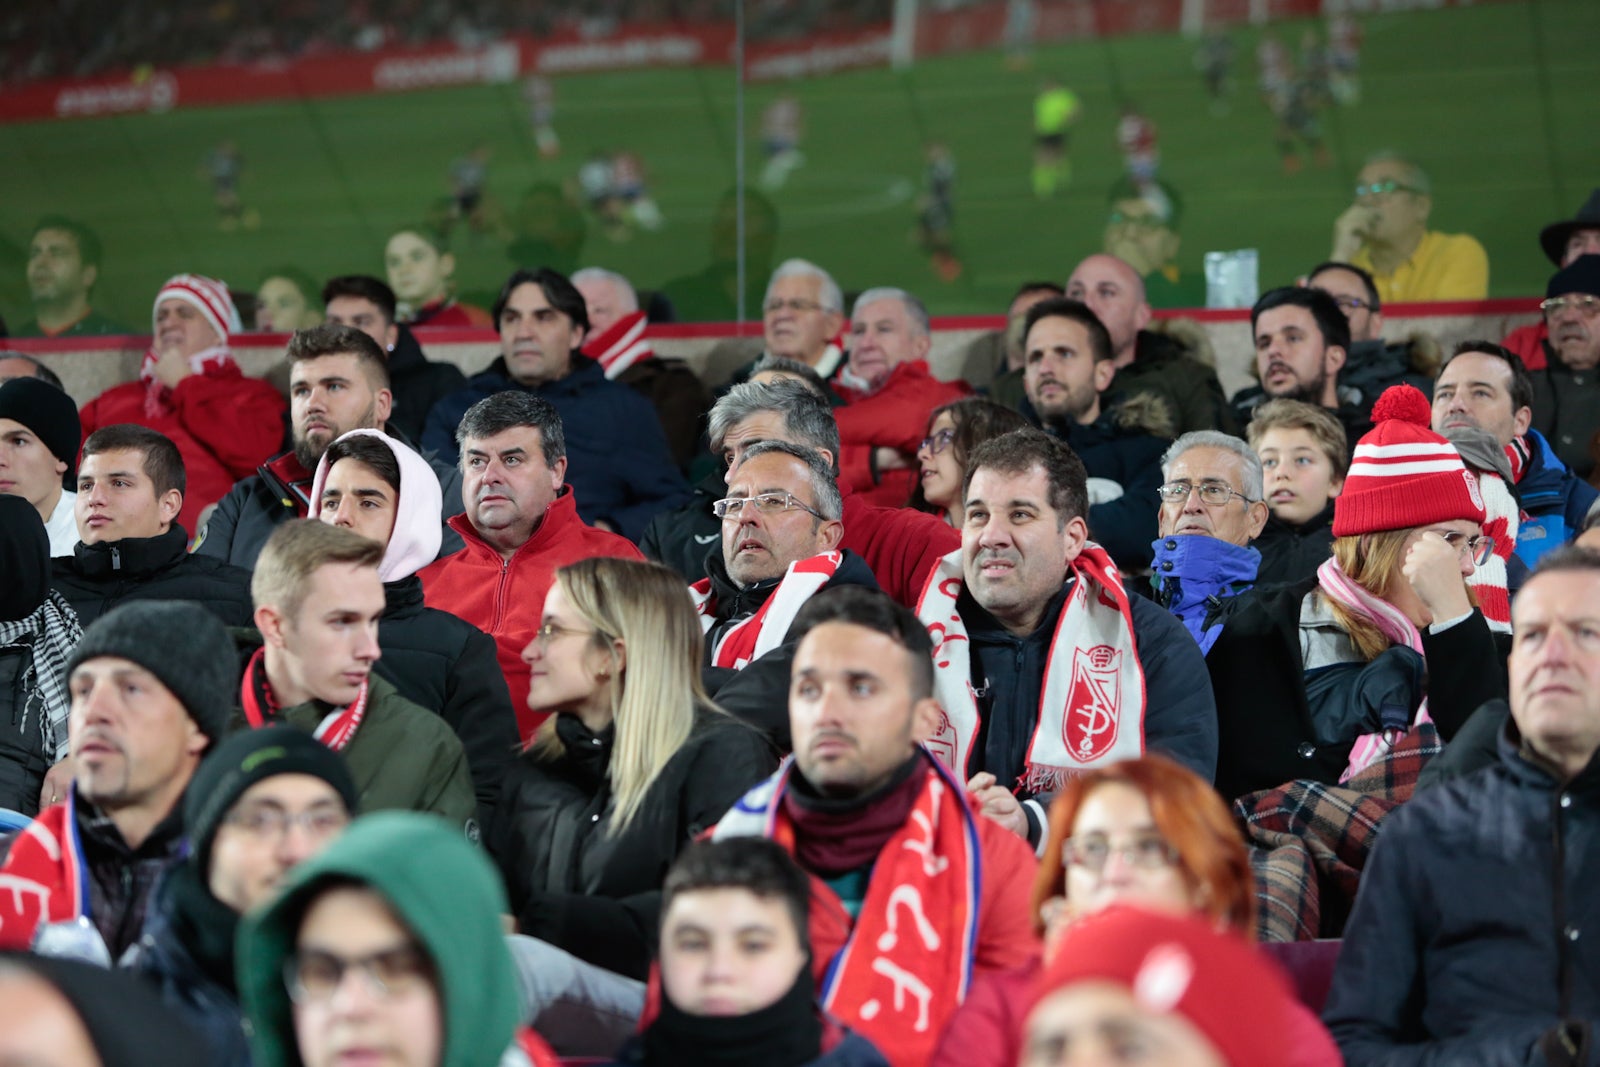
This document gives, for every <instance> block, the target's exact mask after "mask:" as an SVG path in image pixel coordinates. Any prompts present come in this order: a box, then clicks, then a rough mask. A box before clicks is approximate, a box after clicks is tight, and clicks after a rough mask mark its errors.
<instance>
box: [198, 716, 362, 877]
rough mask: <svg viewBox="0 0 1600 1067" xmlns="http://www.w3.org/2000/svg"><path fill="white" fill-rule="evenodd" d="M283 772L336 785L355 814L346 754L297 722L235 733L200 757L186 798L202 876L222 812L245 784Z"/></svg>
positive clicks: (353, 785) (353, 787)
mask: <svg viewBox="0 0 1600 1067" xmlns="http://www.w3.org/2000/svg"><path fill="white" fill-rule="evenodd" d="M280 774H309V775H311V777H313V778H321V779H322V780H323V781H324V782H327V783H328V784H329V785H331V786H332V787H333V791H334V792H335V793H338V794H339V799H340V800H343V801H344V806H345V810H346V811H348V812H349V813H350V815H351V817H354V816H355V814H356V812H357V808H358V806H359V805H360V803H361V794H360V793H359V792H358V791H357V790H356V783H355V779H353V778H351V777H350V768H349V767H347V766H345V762H344V757H343V756H341V755H339V753H337V752H335V751H334V750H333V749H331V748H329V747H328V746H327V745H325V744H323V743H322V742H321V741H318V740H317V739H316V738H314V737H312V736H311V735H310V734H308V733H305V732H303V731H301V730H297V729H295V728H294V727H293V726H284V725H276V726H263V727H261V728H260V729H258V730H245V731H244V732H242V733H237V734H234V735H233V736H232V737H230V738H228V739H227V740H226V741H224V742H222V744H221V745H219V746H217V750H216V751H215V752H211V753H208V754H207V755H206V757H205V759H203V760H201V761H200V769H199V770H197V771H195V772H194V779H193V780H192V781H190V783H189V790H188V792H187V793H186V794H185V795H184V799H183V825H184V829H185V830H186V831H187V833H188V835H189V846H190V848H191V850H192V855H193V857H194V861H195V864H196V865H197V867H198V869H199V871H200V874H201V877H205V876H206V875H208V874H209V873H210V867H211V842H212V841H213V840H214V839H215V838H216V836H217V828H218V827H219V826H221V825H222V817H223V816H224V815H226V814H228V809H230V808H232V807H233V805H234V804H235V803H236V802H237V801H238V799H239V797H241V796H242V795H244V792H245V790H247V789H249V788H250V787H251V786H253V785H255V784H256V783H257V782H259V781H262V780H263V779H266V778H274V777H276V776H278V775H280Z"/></svg>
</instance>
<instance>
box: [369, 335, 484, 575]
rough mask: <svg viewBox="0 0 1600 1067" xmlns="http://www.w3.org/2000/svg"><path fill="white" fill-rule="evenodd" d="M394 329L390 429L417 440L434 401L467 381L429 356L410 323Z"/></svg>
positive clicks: (453, 367) (452, 366)
mask: <svg viewBox="0 0 1600 1067" xmlns="http://www.w3.org/2000/svg"><path fill="white" fill-rule="evenodd" d="M397 331H398V334H399V336H398V337H397V338H396V339H395V342H394V351H393V352H390V353H389V391H390V392H391V393H392V394H393V395H394V410H393V411H391V412H390V413H389V422H388V426H389V432H390V433H393V432H394V431H395V430H399V431H400V432H401V433H403V434H404V435H405V436H406V438H407V439H408V440H411V441H420V440H422V428H423V427H424V426H426V425H427V422H428V412H429V411H432V410H433V405H434V404H436V403H438V402H439V401H440V400H442V399H443V398H444V397H447V396H449V395H450V394H451V393H453V392H456V391H457V390H458V389H460V388H461V387H462V386H464V385H466V384H467V376H466V375H465V374H462V373H461V368H460V367H458V366H456V365H455V364H454V363H437V362H434V361H433V360H430V359H428V357H427V356H426V355H425V354H424V353H423V351H422V346H421V345H420V344H418V343H417V335H416V334H414V333H412V332H411V329H410V328H409V327H407V326H399V327H397ZM445 499H446V500H449V499H450V497H448V496H447V497H445ZM452 514H454V513H452ZM447 517H448V516H447ZM451 551H455V549H452V550H451Z"/></svg>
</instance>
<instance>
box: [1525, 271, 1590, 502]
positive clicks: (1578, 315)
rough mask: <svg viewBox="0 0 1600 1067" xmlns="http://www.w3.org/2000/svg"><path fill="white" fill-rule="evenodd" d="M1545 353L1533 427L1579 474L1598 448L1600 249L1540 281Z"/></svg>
mask: <svg viewBox="0 0 1600 1067" xmlns="http://www.w3.org/2000/svg"><path fill="white" fill-rule="evenodd" d="M1539 307H1540V309H1541V310H1542V311H1543V312H1544V320H1545V323H1546V325H1547V326H1549V328H1550V339H1549V340H1548V341H1546V342H1545V344H1544V348H1545V353H1546V356H1547V359H1546V361H1545V365H1544V366H1543V367H1540V368H1538V369H1534V367H1533V366H1532V365H1531V364H1530V365H1529V371H1530V372H1531V373H1530V377H1532V379H1533V428H1534V429H1536V430H1538V431H1539V432H1540V433H1542V434H1543V435H1544V436H1545V437H1546V438H1547V439H1548V440H1549V442H1550V444H1551V446H1552V447H1554V448H1555V450H1556V455H1557V456H1558V457H1559V458H1560V459H1561V461H1562V462H1563V463H1565V464H1566V465H1567V466H1569V467H1571V468H1572V470H1573V472H1574V473H1576V474H1577V476H1578V477H1579V478H1584V479H1591V477H1592V474H1593V472H1594V469H1595V455H1596V452H1597V451H1600V373H1597V368H1600V255H1588V256H1579V257H1578V258H1577V259H1575V260H1573V261H1572V262H1571V263H1569V264H1568V265H1567V266H1565V267H1563V268H1561V269H1560V270H1559V271H1557V272H1556V273H1555V274H1554V275H1552V276H1551V278H1550V283H1549V284H1548V285H1547V286H1545V300H1544V302H1543V303H1542V304H1540V305H1539Z"/></svg>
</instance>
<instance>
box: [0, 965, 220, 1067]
mask: <svg viewBox="0 0 1600 1067" xmlns="http://www.w3.org/2000/svg"><path fill="white" fill-rule="evenodd" d="M0 965H9V966H13V967H17V968H19V969H21V970H25V971H30V972H32V973H33V974H35V975H37V976H38V977H39V978H41V979H43V980H44V981H45V982H47V983H49V984H50V985H51V986H53V987H54V988H55V990H56V991H57V992H59V993H60V994H61V995H62V996H63V997H65V998H66V999H67V1003H69V1004H71V1005H72V1008H73V1011H74V1012H75V1013H76V1014H77V1016H78V1018H79V1020H80V1021H82V1023H83V1028H84V1029H85V1030H87V1031H88V1033H89V1043H90V1044H92V1045H93V1046H94V1050H95V1051H96V1052H97V1053H99V1054H100V1063H101V1064H102V1065H103V1067H152V1065H154V1064H160V1065H161V1067H207V1065H209V1064H214V1063H215V1062H216V1060H215V1059H214V1058H213V1057H212V1055H211V1053H210V1050H209V1049H208V1048H207V1046H206V1042H205V1040H204V1039H203V1038H202V1037H201V1036H200V1034H199V1033H197V1032H196V1031H195V1030H194V1028H193V1027H191V1026H190V1025H189V1023H188V1022H187V1021H186V1020H185V1019H184V1018H183V1017H181V1016H179V1015H178V1013H177V1012H175V1011H173V1010H172V1009H171V1008H169V1007H167V1005H166V1003H165V1002H164V1001H163V1000H162V999H161V995H160V994H159V993H157V992H156V990H155V988H154V987H153V986H151V985H149V984H148V983H146V982H145V981H144V980H143V979H141V978H139V977H137V976H135V975H134V974H133V972H131V971H123V970H116V969H111V970H107V969H106V968H104V967H96V966H94V965H93V964H89V963H81V962H79V961H78V960H70V959H52V958H50V957H48V956H34V955H31V954H28V955H24V954H22V953H11V952H7V953H3V954H0Z"/></svg>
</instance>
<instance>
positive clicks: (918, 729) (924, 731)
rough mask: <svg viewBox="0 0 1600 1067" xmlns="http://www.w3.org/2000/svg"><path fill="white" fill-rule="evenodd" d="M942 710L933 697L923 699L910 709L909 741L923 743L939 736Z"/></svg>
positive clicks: (942, 716)
mask: <svg viewBox="0 0 1600 1067" xmlns="http://www.w3.org/2000/svg"><path fill="white" fill-rule="evenodd" d="M944 717H945V716H944V709H943V708H941V707H940V706H939V702H938V701H937V700H935V699H934V698H933V697H923V698H922V699H921V700H919V701H917V702H916V704H914V705H913V706H912V708H911V740H913V741H916V742H919V743H923V742H927V741H930V740H932V739H933V738H935V737H937V736H938V735H939V727H940V726H941V725H942V724H943V723H944Z"/></svg>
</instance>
